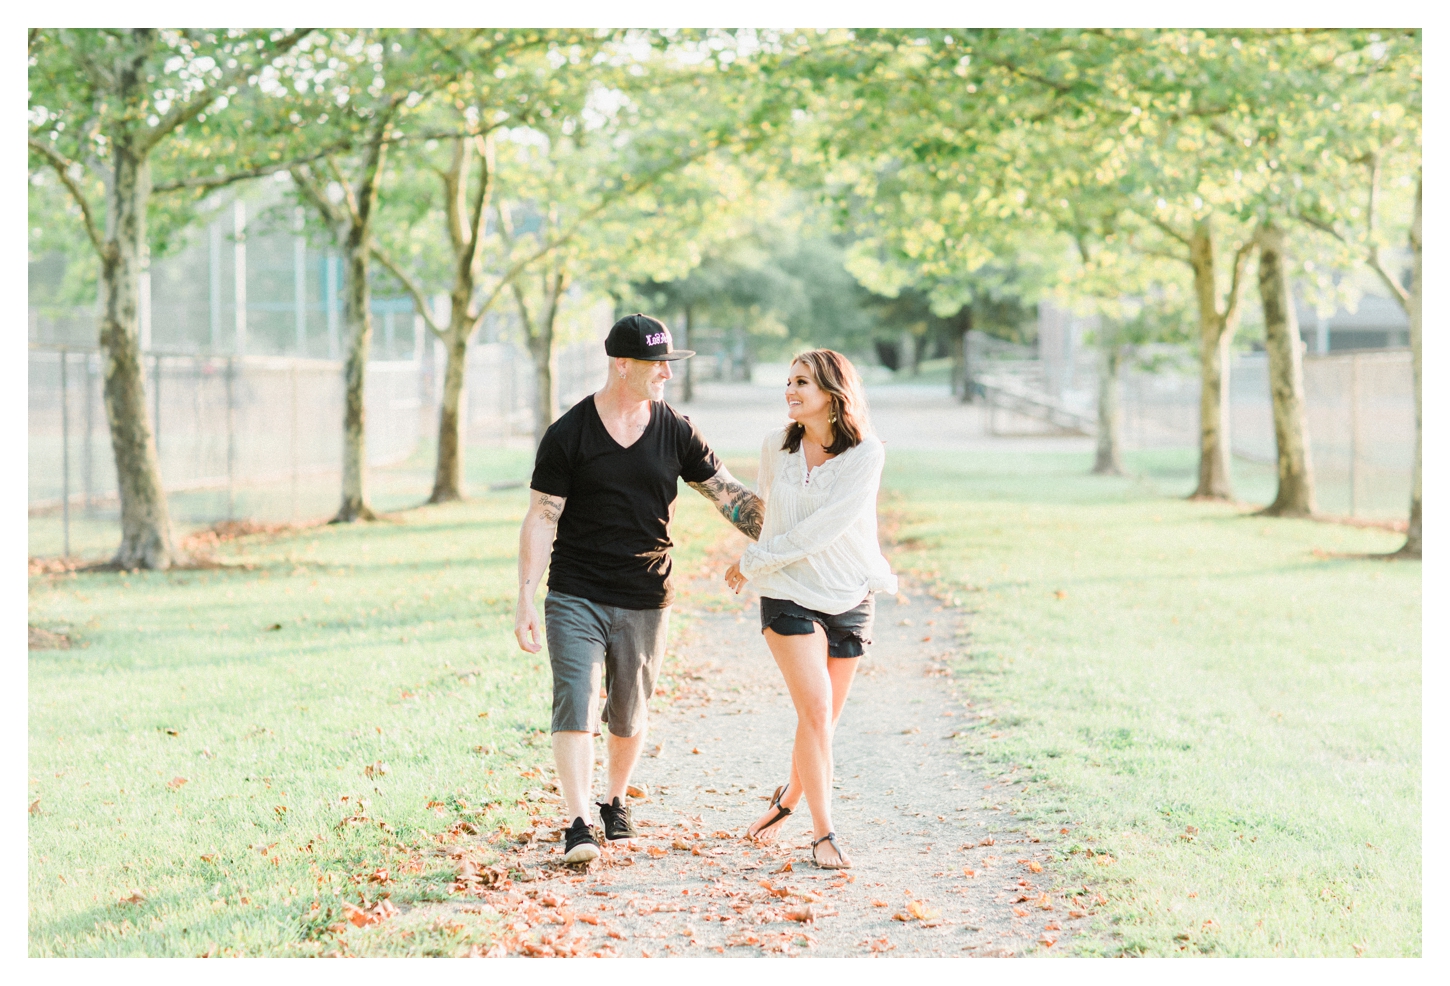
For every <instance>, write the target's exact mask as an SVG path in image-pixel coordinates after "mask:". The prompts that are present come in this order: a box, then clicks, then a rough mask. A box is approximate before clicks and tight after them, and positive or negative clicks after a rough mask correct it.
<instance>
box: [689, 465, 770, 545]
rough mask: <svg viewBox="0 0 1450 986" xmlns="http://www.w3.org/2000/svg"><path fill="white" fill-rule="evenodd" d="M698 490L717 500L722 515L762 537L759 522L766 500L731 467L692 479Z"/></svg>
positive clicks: (741, 529) (755, 537) (744, 531)
mask: <svg viewBox="0 0 1450 986" xmlns="http://www.w3.org/2000/svg"><path fill="white" fill-rule="evenodd" d="M690 486H691V488H693V489H694V490H695V491H696V492H697V493H699V494H700V495H701V496H703V497H704V498H705V499H707V500H709V501H710V502H712V503H714V504H715V509H716V510H718V511H720V516H722V517H724V518H725V519H726V520H728V521H729V522H730V523H731V525H733V526H734V527H735V529H736V530H738V531H739V532H740V533H741V534H744V535H745V536H746V537H748V538H750V540H752V541H758V540H760V525H761V522H762V521H764V519H765V501H763V500H761V499H760V497H758V496H756V495H755V494H754V493H752V492H751V491H750V490H749V489H747V488H746V487H745V485H744V484H743V483H741V482H740V481H739V480H738V479H736V478H735V477H734V476H732V475H730V471H729V470H728V469H725V468H723V467H722V468H721V469H720V471H719V472H717V473H716V474H715V475H713V476H711V477H710V478H709V479H707V480H705V481H704V482H703V483H691V484H690Z"/></svg>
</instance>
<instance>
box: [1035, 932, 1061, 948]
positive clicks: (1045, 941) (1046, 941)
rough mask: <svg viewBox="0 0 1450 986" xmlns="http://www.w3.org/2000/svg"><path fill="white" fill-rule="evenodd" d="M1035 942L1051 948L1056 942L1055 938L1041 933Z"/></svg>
mask: <svg viewBox="0 0 1450 986" xmlns="http://www.w3.org/2000/svg"><path fill="white" fill-rule="evenodd" d="M1037 943H1038V944H1039V945H1041V946H1042V947H1043V948H1051V947H1052V946H1053V945H1056V944H1057V939H1056V938H1050V937H1048V936H1047V935H1043V936H1042V937H1041V938H1039V939H1037Z"/></svg>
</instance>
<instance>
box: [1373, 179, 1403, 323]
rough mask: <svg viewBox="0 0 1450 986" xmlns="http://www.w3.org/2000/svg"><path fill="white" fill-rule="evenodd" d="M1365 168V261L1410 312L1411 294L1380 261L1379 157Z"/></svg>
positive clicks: (1401, 305)
mask: <svg viewBox="0 0 1450 986" xmlns="http://www.w3.org/2000/svg"><path fill="white" fill-rule="evenodd" d="M1365 166H1366V167H1368V168H1369V207H1368V209H1367V210H1366V214H1365V224H1366V225H1367V226H1368V227H1369V228H1368V233H1369V235H1368V236H1367V237H1366V240H1367V241H1368V249H1367V253H1368V256H1367V257H1366V258H1365V259H1366V260H1367V261H1368V263H1369V268H1370V270H1372V271H1374V272H1375V273H1376V274H1378V275H1379V277H1380V280H1381V281H1384V282H1385V287H1387V288H1389V289H1390V293H1391V294H1393V295H1394V296H1395V300H1396V301H1398V302H1399V303H1400V307H1401V308H1403V309H1405V310H1406V311H1408V310H1409V304H1410V292H1408V291H1406V290H1405V288H1404V285H1402V284H1400V282H1398V281H1396V280H1395V279H1394V278H1393V277H1391V276H1390V275H1389V272H1388V271H1386V270H1385V268H1384V264H1383V263H1382V262H1381V261H1380V245H1379V241H1378V240H1376V239H1375V235H1374V225H1375V207H1376V205H1377V204H1378V200H1379V185H1380V158H1379V155H1378V154H1371V155H1369V156H1368V160H1366V161H1365Z"/></svg>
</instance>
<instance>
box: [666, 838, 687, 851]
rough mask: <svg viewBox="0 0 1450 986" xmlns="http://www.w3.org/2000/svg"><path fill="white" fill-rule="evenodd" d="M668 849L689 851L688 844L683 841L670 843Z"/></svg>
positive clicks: (678, 840) (677, 840)
mask: <svg viewBox="0 0 1450 986" xmlns="http://www.w3.org/2000/svg"><path fill="white" fill-rule="evenodd" d="M670 847H671V848H674V849H689V848H690V844H689V843H688V842H686V841H685V840H684V839H676V840H675V841H674V842H671V843H670Z"/></svg>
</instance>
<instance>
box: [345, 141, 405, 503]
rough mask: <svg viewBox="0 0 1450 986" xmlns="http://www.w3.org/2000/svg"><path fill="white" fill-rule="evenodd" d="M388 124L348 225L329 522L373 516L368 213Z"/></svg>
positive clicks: (371, 147)
mask: <svg viewBox="0 0 1450 986" xmlns="http://www.w3.org/2000/svg"><path fill="white" fill-rule="evenodd" d="M389 126H391V124H390V123H389V122H388V120H386V119H384V120H381V121H379V123H378V124H377V130H376V131H375V134H374V137H373V139H372V141H371V142H370V143H369V144H368V146H367V159H366V160H365V162H364V164H363V173H362V180H361V181H360V182H359V183H358V196H357V202H356V205H355V206H354V207H353V209H354V212H353V215H352V221H351V223H349V225H348V230H347V284H346V291H345V293H346V301H345V303H344V305H343V319H344V321H345V323H346V325H347V332H348V350H347V362H346V363H345V364H344V370H343V384H344V392H343V414H342V505H341V506H340V507H339V508H338V510H337V516H336V517H334V518H333V519H332V522H333V523H342V524H346V523H352V522H353V521H358V520H375V519H376V518H377V515H376V514H374V513H373V510H372V507H370V506H369V505H368V457H367V407H366V404H365V396H366V384H367V369H368V356H369V353H370V350H371V349H372V341H373V313H372V287H371V285H369V284H368V273H369V270H370V268H371V266H372V249H373V242H372V241H373V235H372V228H373V217H374V215H376V213H377V205H378V190H379V187H380V182H381V176H382V170H383V162H384V159H385V158H386V156H387V150H388V145H387V140H386V138H385V136H384V135H385V134H386V133H387V131H388V128H389Z"/></svg>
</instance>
